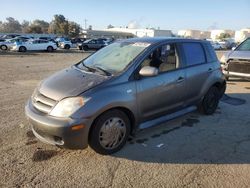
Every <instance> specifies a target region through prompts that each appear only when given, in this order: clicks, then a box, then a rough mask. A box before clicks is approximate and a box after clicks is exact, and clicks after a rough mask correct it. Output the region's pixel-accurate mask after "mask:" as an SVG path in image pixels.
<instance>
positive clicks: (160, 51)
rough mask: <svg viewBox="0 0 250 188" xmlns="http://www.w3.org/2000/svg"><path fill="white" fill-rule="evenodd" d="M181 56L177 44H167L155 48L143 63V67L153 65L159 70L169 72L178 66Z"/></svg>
mask: <svg viewBox="0 0 250 188" xmlns="http://www.w3.org/2000/svg"><path fill="white" fill-rule="evenodd" d="M178 62H179V58H178V55H177V50H176V45H175V44H166V45H163V46H161V47H158V48H157V49H155V50H154V51H153V52H152V53H151V54H150V55H149V56H148V57H147V58H146V59H145V60H144V61H143V62H142V64H141V67H144V66H152V67H156V68H158V69H159V72H160V73H161V72H167V71H171V70H174V69H176V68H178V66H179V63H178Z"/></svg>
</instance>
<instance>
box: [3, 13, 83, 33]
mask: <svg viewBox="0 0 250 188" xmlns="http://www.w3.org/2000/svg"><path fill="white" fill-rule="evenodd" d="M81 29H82V28H81V26H80V25H79V24H78V23H76V22H73V21H69V20H68V19H66V18H65V17H64V16H63V15H60V14H56V15H54V17H53V19H52V21H51V22H46V21H44V20H39V19H36V20H33V21H32V22H29V21H27V20H24V21H23V22H22V23H20V22H19V21H18V20H16V19H15V18H13V17H8V18H6V21H4V22H2V21H0V33H38V34H40V33H46V34H57V35H63V36H69V37H77V36H78V35H79V33H80V32H81Z"/></svg>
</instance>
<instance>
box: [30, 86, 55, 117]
mask: <svg viewBox="0 0 250 188" xmlns="http://www.w3.org/2000/svg"><path fill="white" fill-rule="evenodd" d="M32 104H33V106H34V107H35V108H36V109H37V110H38V111H41V112H43V113H46V114H48V113H49V112H50V111H51V109H52V108H53V107H54V106H55V104H56V101H55V100H53V99H51V98H49V97H46V96H45V95H43V94H41V93H40V92H38V91H35V93H34V94H33V96H32Z"/></svg>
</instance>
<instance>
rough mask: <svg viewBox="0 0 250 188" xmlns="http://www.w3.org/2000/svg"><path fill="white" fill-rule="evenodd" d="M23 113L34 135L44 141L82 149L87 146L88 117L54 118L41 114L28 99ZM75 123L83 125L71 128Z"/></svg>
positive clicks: (89, 123)
mask: <svg viewBox="0 0 250 188" xmlns="http://www.w3.org/2000/svg"><path fill="white" fill-rule="evenodd" d="M25 114H26V117H27V118H28V121H29V123H30V124H31V128H32V131H33V133H34V135H35V136H36V137H37V138H38V139H39V140H41V141H42V142H44V143H47V144H52V145H57V146H61V147H65V148H69V149H84V148H86V147H87V146H88V133H89V128H90V125H91V122H90V120H89V119H71V118H56V117H52V116H49V115H46V114H43V113H41V112H39V111H37V110H36V109H34V107H33V106H32V104H31V102H30V101H28V102H27V104H26V106H25ZM75 125H84V127H83V128H81V129H79V130H72V127H73V126H75Z"/></svg>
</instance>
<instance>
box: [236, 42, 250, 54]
mask: <svg viewBox="0 0 250 188" xmlns="http://www.w3.org/2000/svg"><path fill="white" fill-rule="evenodd" d="M236 50H239V51H250V39H247V40H245V41H244V42H243V43H241V44H240V46H239V47H238V48H237V49H236Z"/></svg>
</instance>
